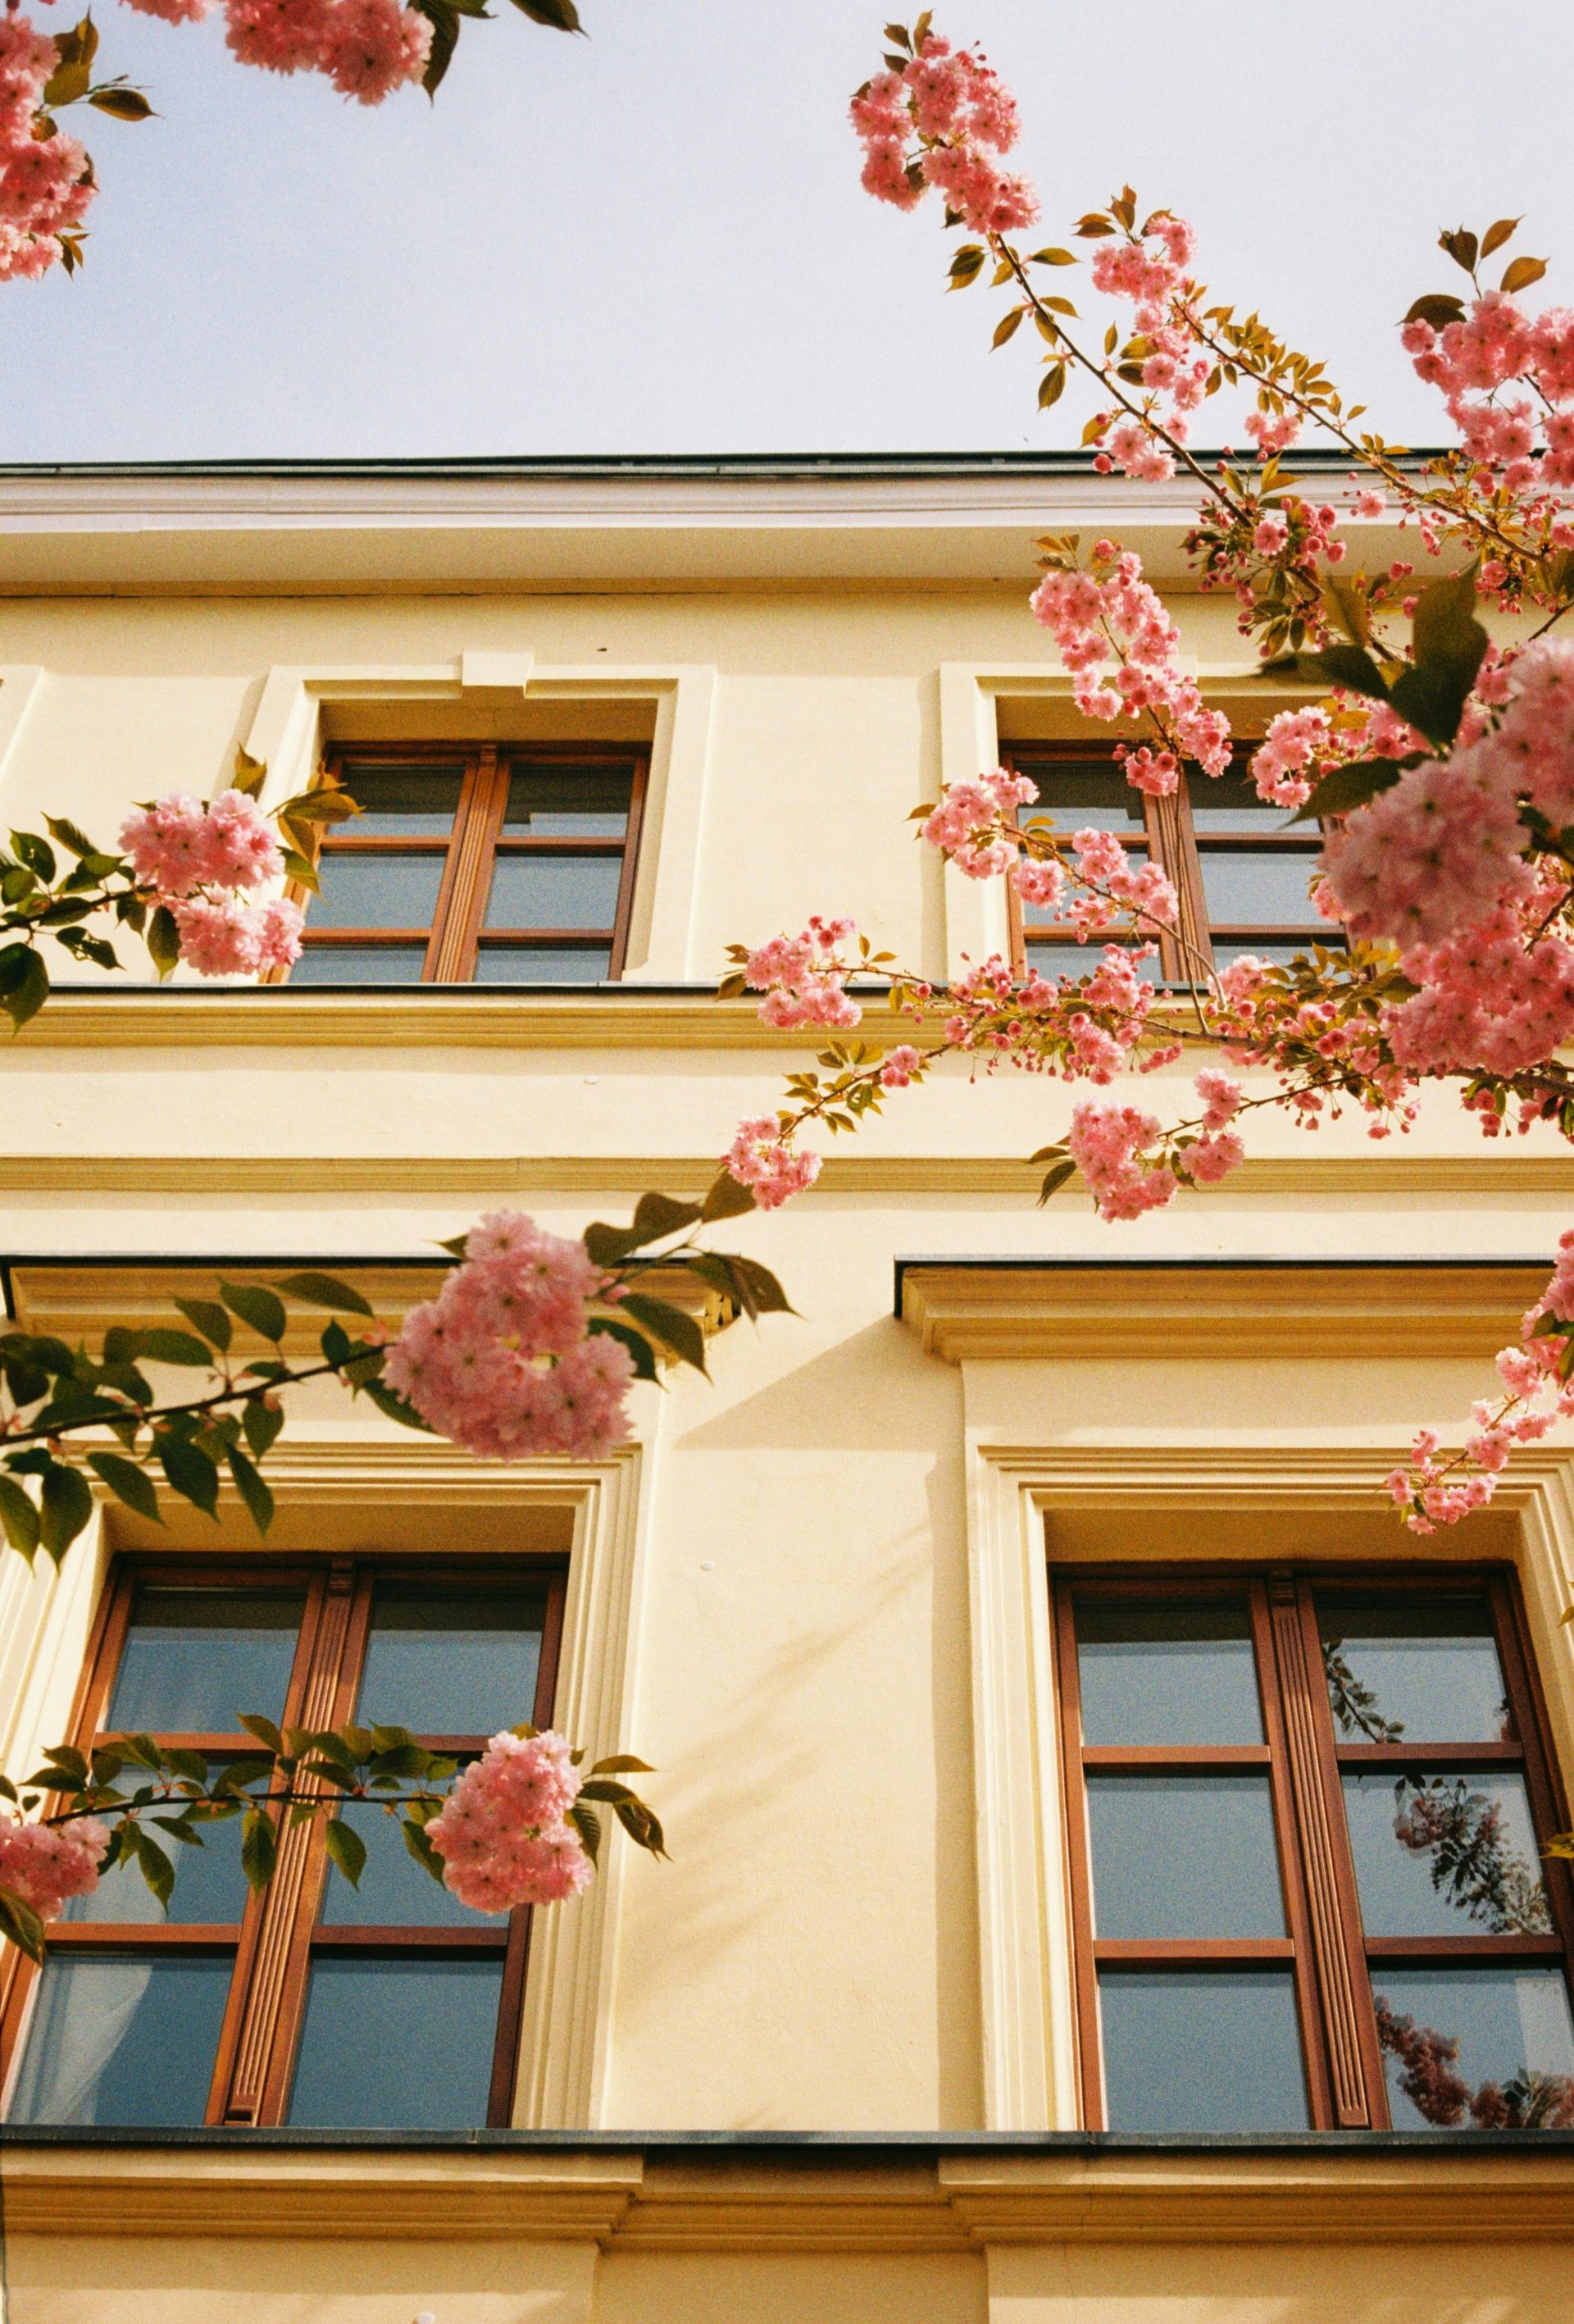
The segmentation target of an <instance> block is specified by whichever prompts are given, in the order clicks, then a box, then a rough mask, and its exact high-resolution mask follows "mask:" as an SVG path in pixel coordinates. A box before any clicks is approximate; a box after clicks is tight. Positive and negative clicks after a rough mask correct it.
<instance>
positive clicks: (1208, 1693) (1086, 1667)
mask: <svg viewBox="0 0 1574 2324" xmlns="http://www.w3.org/2000/svg"><path fill="white" fill-rule="evenodd" d="M1076 1629H1077V1667H1078V1670H1079V1672H1080V1674H1081V1677H1082V1739H1083V1741H1084V1742H1085V1743H1115V1744H1126V1745H1128V1746H1130V1745H1133V1744H1146V1743H1260V1742H1261V1741H1262V1739H1263V1714H1262V1710H1261V1707H1260V1705H1259V1703H1258V1701H1257V1679H1256V1659H1255V1657H1254V1655H1253V1653H1252V1639H1251V1618H1250V1616H1249V1614H1248V1611H1247V1602H1246V1600H1245V1599H1244V1598H1092V1597H1089V1598H1082V1597H1079V1598H1078V1600H1077V1601H1076Z"/></svg>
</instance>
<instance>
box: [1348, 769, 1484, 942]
mask: <svg viewBox="0 0 1574 2324" xmlns="http://www.w3.org/2000/svg"><path fill="white" fill-rule="evenodd" d="M1525 836H1526V835H1525V831H1524V827H1523V825H1522V824H1521V822H1520V820H1519V815H1518V811H1517V809H1516V807H1515V805H1514V795H1513V793H1512V791H1511V790H1509V788H1507V786H1506V784H1505V781H1504V779H1503V778H1502V773H1501V770H1500V766H1499V764H1498V762H1497V761H1496V757H1495V755H1494V754H1493V753H1492V752H1491V751H1490V750H1489V749H1488V747H1487V745H1486V744H1485V743H1479V742H1478V743H1475V744H1471V745H1468V746H1467V748H1466V749H1464V750H1462V751H1458V752H1455V754H1454V756H1453V757H1452V758H1451V759H1449V760H1437V759H1431V760H1428V761H1426V762H1425V763H1424V764H1423V765H1422V766H1419V767H1413V768H1412V769H1411V770H1410V771H1409V772H1408V773H1407V774H1404V775H1402V776H1401V777H1400V779H1399V780H1398V781H1397V782H1396V783H1395V785H1394V786H1393V787H1392V788H1391V789H1388V790H1385V791H1382V792H1379V794H1378V796H1377V797H1376V798H1375V799H1374V800H1372V802H1371V803H1370V805H1369V806H1367V807H1361V808H1359V809H1358V810H1357V811H1356V813H1354V814H1353V815H1350V816H1348V817H1347V818H1346V819H1345V821H1344V823H1343V824H1342V825H1340V826H1339V827H1338V828H1336V829H1335V830H1333V831H1330V833H1329V835H1328V837H1327V840H1326V841H1325V843H1324V846H1323V856H1322V868H1323V871H1324V872H1325V874H1326V876H1327V880H1328V883H1329V885H1330V888H1331V889H1332V890H1333V892H1334V894H1335V895H1336V896H1337V897H1338V899H1339V906H1340V908H1341V910H1342V912H1343V914H1344V917H1345V920H1346V922H1347V924H1348V927H1349V930H1350V933H1351V934H1352V936H1376V937H1388V938H1390V939H1391V940H1392V941H1394V942H1395V943H1396V944H1400V945H1415V944H1436V943H1439V942H1441V941H1442V940H1443V939H1444V938H1446V937H1449V936H1454V935H1456V934H1458V933H1459V932H1461V931H1463V930H1465V929H1468V928H1470V927H1475V926H1477V924H1478V923H1479V922H1481V921H1482V920H1484V919H1485V918H1487V916H1488V914H1489V913H1491V912H1492V911H1493V910H1494V909H1495V908H1496V907H1497V905H1498V904H1499V903H1501V902H1502V901H1504V900H1505V899H1512V898H1514V897H1515V896H1517V895H1519V894H1521V893H1523V890H1524V888H1525V886H1526V885H1527V883H1528V881H1529V879H1530V873H1529V870H1528V868H1527V866H1526V865H1525V862H1524V861H1523V847H1524V843H1525Z"/></svg>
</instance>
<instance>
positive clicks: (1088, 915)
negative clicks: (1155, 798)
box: [1068, 830, 1181, 943]
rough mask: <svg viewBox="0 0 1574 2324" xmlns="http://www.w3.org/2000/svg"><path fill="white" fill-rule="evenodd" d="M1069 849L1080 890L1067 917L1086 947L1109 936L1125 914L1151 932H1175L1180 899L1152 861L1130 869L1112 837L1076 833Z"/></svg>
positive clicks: (1127, 858)
mask: <svg viewBox="0 0 1574 2324" xmlns="http://www.w3.org/2000/svg"><path fill="white" fill-rule="evenodd" d="M1072 847H1073V848H1074V850H1075V851H1076V858H1077V871H1076V877H1077V881H1078V886H1077V890H1076V892H1075V893H1074V894H1073V895H1072V900H1071V903H1070V905H1069V907H1068V916H1069V918H1070V919H1071V923H1072V927H1074V928H1075V929H1076V932H1077V934H1078V936H1080V937H1081V938H1082V941H1083V942H1084V943H1086V941H1087V939H1088V938H1089V937H1090V936H1107V935H1108V934H1109V931H1110V930H1111V929H1112V928H1114V927H1118V926H1119V924H1120V922H1121V920H1122V919H1123V918H1125V917H1126V916H1127V915H1128V914H1130V916H1131V917H1132V918H1134V919H1136V920H1137V922H1138V923H1139V924H1140V923H1143V922H1146V925H1147V926H1148V927H1150V928H1164V929H1173V928H1174V927H1175V926H1176V925H1177V923H1178V922H1179V919H1180V916H1181V903H1180V899H1179V897H1178V896H1177V895H1176V893H1175V890H1174V882H1173V881H1171V879H1170V877H1169V874H1168V873H1167V872H1165V871H1162V870H1161V869H1160V867H1159V866H1158V864H1156V863H1155V862H1154V861H1153V860H1152V858H1151V857H1149V856H1145V857H1144V858H1143V859H1142V861H1141V862H1136V863H1134V862H1132V859H1131V857H1130V856H1129V855H1128V853H1127V852H1126V850H1125V848H1124V847H1123V846H1122V845H1121V844H1120V842H1119V840H1118V839H1117V838H1116V836H1115V834H1114V833H1113V832H1112V831H1093V830H1088V831H1079V832H1077V833H1075V834H1074V835H1073V836H1072Z"/></svg>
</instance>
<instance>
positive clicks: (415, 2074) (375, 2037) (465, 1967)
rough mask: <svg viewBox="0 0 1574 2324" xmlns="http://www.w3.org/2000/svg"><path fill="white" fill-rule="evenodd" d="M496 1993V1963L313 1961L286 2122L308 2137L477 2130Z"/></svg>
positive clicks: (482, 2120) (498, 1987)
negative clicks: (302, 2129) (336, 2132)
mask: <svg viewBox="0 0 1574 2324" xmlns="http://www.w3.org/2000/svg"><path fill="white" fill-rule="evenodd" d="M501 1997H502V1961H501V1960H385V1959H377V1958H374V1957H372V1958H368V1957H362V1958H359V1959H356V1958H352V1957H340V1958H339V1959H337V1960H333V1959H328V1958H326V1957H324V1956H320V1955H319V1956H318V1959H317V1960H315V1961H314V1962H313V1964H312V1971H311V1984H310V1986H309V1987H308V1993H307V2001H306V2025H305V2029H304V2031H303V2033H302V2034H301V2040H300V2057H299V2062H298V2063H297V2066H296V2069H295V2088H294V2091H293V2094H292V2096H291V2098H290V2121H291V2123H294V2124H302V2125H305V2126H307V2127H308V2128H310V2129H313V2130H474V2129H480V2128H482V2127H483V2126H484V2124H485V2121H486V2102H487V2093H488V2090H489V2088H490V2086H491V2081H492V2044H493V2042H494V2040H495V2038H496V2033H497V2012H498V2004H499V2001H500V1999H501Z"/></svg>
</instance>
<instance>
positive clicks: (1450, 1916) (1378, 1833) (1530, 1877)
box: [1344, 1770, 1552, 1937]
mask: <svg viewBox="0 0 1574 2324" xmlns="http://www.w3.org/2000/svg"><path fill="white" fill-rule="evenodd" d="M1344 1795H1345V1813H1346V1817H1347V1819H1348V1824H1349V1834H1350V1846H1351V1849H1352V1850H1353V1851H1354V1855H1355V1859H1356V1884H1357V1886H1358V1889H1359V1892H1360V1899H1361V1919H1362V1922H1363V1923H1364V1924H1365V1927H1366V1931H1367V1935H1368V1936H1374V1937H1379V1936H1381V1937H1430V1936H1443V1937H1448V1936H1462V1935H1468V1934H1469V1933H1471V1932H1472V1931H1485V1932H1487V1933H1488V1934H1489V1935H1492V1936H1548V1935H1550V1934H1551V1928H1552V1916H1551V1910H1550V1908H1549V1906H1548V1904H1547V1892H1546V1890H1545V1888H1544V1887H1543V1886H1542V1876H1541V1867H1540V1862H1539V1858H1538V1856H1537V1850H1536V1835H1535V1826H1534V1824H1533V1821H1532V1820H1531V1811H1530V1802H1529V1800H1528V1799H1527V1798H1526V1796H1525V1788H1524V1779H1523V1776H1522V1775H1401V1776H1400V1777H1399V1778H1398V1779H1397V1781H1395V1778H1394V1777H1393V1776H1392V1775H1376V1774H1372V1775H1368V1774H1364V1773H1363V1774H1360V1775H1354V1774H1351V1773H1349V1772H1348V1770H1347V1772H1346V1775H1345V1778H1344Z"/></svg>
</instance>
